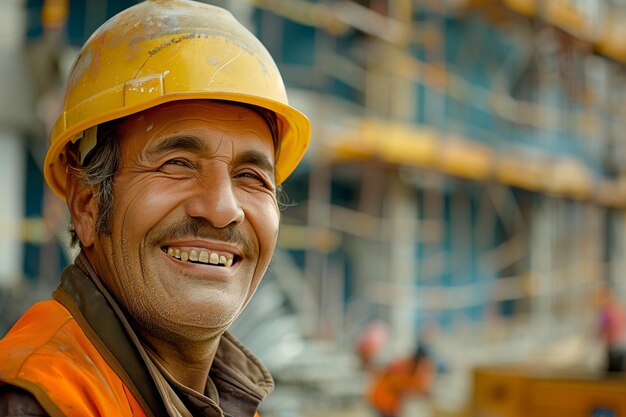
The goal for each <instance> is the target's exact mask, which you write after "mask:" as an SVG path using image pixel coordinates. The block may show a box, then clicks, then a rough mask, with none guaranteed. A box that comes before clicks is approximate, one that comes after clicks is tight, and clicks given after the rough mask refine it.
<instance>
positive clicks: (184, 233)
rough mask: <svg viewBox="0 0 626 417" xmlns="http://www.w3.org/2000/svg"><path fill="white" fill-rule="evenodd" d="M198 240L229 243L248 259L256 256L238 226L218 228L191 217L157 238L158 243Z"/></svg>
mask: <svg viewBox="0 0 626 417" xmlns="http://www.w3.org/2000/svg"><path fill="white" fill-rule="evenodd" d="M172 238H174V239H177V238H181V239H186V238H192V239H198V240H217V241H222V242H227V243H230V244H232V245H236V246H240V247H241V248H242V249H243V253H244V255H245V256H246V257H248V258H250V257H252V256H254V251H253V250H252V245H251V244H250V242H249V241H248V239H246V237H245V236H244V234H243V233H242V232H241V230H239V229H238V227H237V226H236V225H234V224H233V225H228V226H226V227H221V228H216V227H214V226H213V225H212V224H211V223H210V222H208V221H206V220H203V219H200V218H195V217H190V218H187V219H185V220H184V221H181V222H178V223H175V224H172V225H169V226H167V227H165V228H164V229H162V230H161V231H160V232H159V233H158V235H157V237H156V241H157V242H163V241H165V240H169V239H172Z"/></svg>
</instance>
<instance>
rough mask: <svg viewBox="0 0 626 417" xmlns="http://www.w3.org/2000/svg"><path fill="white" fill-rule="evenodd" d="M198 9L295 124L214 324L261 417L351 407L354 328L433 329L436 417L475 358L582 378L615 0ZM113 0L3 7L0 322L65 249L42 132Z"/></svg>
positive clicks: (621, 34)
mask: <svg viewBox="0 0 626 417" xmlns="http://www.w3.org/2000/svg"><path fill="white" fill-rule="evenodd" d="M208 2H210V3H214V4H216V5H219V6H223V7H226V8H228V9H230V10H231V11H232V13H233V14H234V15H235V16H236V17H237V18H238V19H239V20H241V21H242V22H245V24H246V25H247V26H248V27H249V28H250V30H251V31H253V32H254V33H255V34H256V35H257V36H258V37H259V38H260V39H261V41H262V42H263V43H264V44H265V45H266V46H267V47H268V50H269V51H270V53H271V54H272V55H273V57H274V58H275V59H276V61H277V62H278V64H279V67H280V70H281V72H282V74H283V77H284V79H285V82H286V83H287V85H288V89H289V96H290V99H291V102H292V104H293V105H294V106H295V107H297V108H300V109H301V110H303V111H304V113H306V114H307V115H308V116H309V117H310V118H311V121H312V125H313V140H312V146H311V148H310V150H309V152H308V154H307V157H306V160H305V163H303V164H302V165H301V166H300V167H299V168H298V170H297V171H296V172H295V174H294V175H293V176H292V177H291V178H290V179H289V181H287V183H286V185H285V187H286V188H285V192H286V194H287V196H288V201H285V203H286V204H285V206H286V207H285V208H284V210H283V211H282V229H281V235H280V240H279V242H280V251H279V253H278V254H277V255H276V259H275V261H274V264H273V266H272V267H271V272H270V274H269V276H268V278H267V280H266V281H265V283H264V284H263V285H262V286H261V288H260V289H259V292H258V294H257V296H256V298H255V300H254V301H253V303H252V304H251V305H250V307H249V309H248V310H247V311H246V313H244V315H243V316H242V317H241V319H240V320H239V321H238V322H237V323H236V324H235V327H234V329H233V330H234V331H235V332H236V333H237V334H238V336H239V337H241V338H242V339H244V341H245V342H246V343H247V344H249V345H250V346H251V348H252V350H253V351H255V352H256V353H257V354H258V355H259V356H261V358H262V359H263V360H264V361H265V362H267V363H268V365H269V366H270V369H272V370H273V371H274V374H275V376H276V379H277V382H278V388H277V392H276V400H273V401H269V403H268V405H267V410H266V413H265V414H264V415H268V416H271V415H276V416H285V417H286V416H299V415H315V414H311V413H314V412H316V410H317V411H319V410H328V409H331V408H333V409H336V408H342V407H348V408H349V407H350V406H351V405H352V404H353V403H355V402H358V401H362V396H361V393H362V390H363V387H364V385H365V384H366V383H367V375H364V374H363V372H361V371H360V370H359V365H358V360H357V357H356V356H355V353H354V343H355V338H356V337H357V335H358V333H359V331H360V330H361V329H363V328H364V327H365V326H366V325H367V324H368V323H370V322H373V321H382V322H384V323H387V325H388V331H389V337H388V340H387V342H388V343H387V344H386V345H385V346H384V348H383V349H382V350H381V352H380V356H379V358H378V360H380V361H381V362H384V361H385V360H387V359H388V358H391V357H394V356H396V355H402V354H405V353H407V352H409V351H411V349H413V348H414V347H415V344H416V343H417V341H418V338H419V337H420V334H422V332H423V331H425V329H432V328H435V329H436V331H435V332H434V333H435V334H434V336H431V338H430V339H429V343H431V344H432V349H433V351H435V352H436V354H437V359H438V360H439V361H440V362H441V363H442V366H443V368H445V372H443V373H442V375H441V378H440V380H439V381H438V383H437V386H436V387H435V389H434V395H433V397H432V399H431V402H432V404H430V405H429V407H430V409H431V411H432V413H433V414H432V415H436V414H434V413H444V414H441V415H468V414H467V413H471V412H472V411H471V410H472V405H471V403H472V391H473V387H472V381H473V380H472V370H473V369H474V368H475V367H476V366H478V365H480V364H501V363H510V362H517V363H533V364H535V365H542V366H545V367H547V368H549V369H553V368H558V369H559V370H563V369H566V370H572V369H575V370H577V371H580V372H591V373H593V372H595V371H596V370H598V369H599V367H600V366H601V365H600V362H601V359H602V357H601V355H599V354H598V349H597V344H594V340H593V330H592V329H593V326H594V319H595V316H594V315H595V308H594V304H593V293H594V290H595V289H596V288H598V287H599V286H601V285H603V283H607V282H608V283H610V285H611V286H612V287H613V288H615V290H616V292H617V294H618V296H619V297H620V298H621V299H626V281H625V280H624V279H623V278H622V276H621V273H622V271H623V270H624V268H625V266H626V265H625V262H626V225H625V223H624V210H625V209H626V137H624V134H623V133H624V132H625V131H626V117H625V116H626V71H625V68H626V66H625V65H626V29H625V28H626V1H624V0H318V1H314V0H280V1H277V0H215V1H208ZM133 3H135V1H131V0H108V1H100V0H4V1H3V2H2V3H1V4H0V22H1V24H0V28H2V29H0V75H2V77H0V166H2V167H3V175H2V176H0V195H2V204H0V224H1V225H2V226H1V227H0V248H1V249H2V253H4V254H5V261H4V262H3V263H2V264H1V265H0V334H3V333H4V332H5V331H6V330H8V328H9V327H10V325H11V324H12V323H13V321H14V320H15V319H16V318H17V317H19V315H20V314H21V312H23V311H24V310H25V309H26V308H27V307H28V305H30V304H31V303H32V302H33V301H35V300H37V299H41V298H45V297H47V296H48V294H49V293H50V292H51V290H52V289H53V288H54V287H55V286H56V281H57V279H58V276H59V272H60V270H61V269H62V268H63V267H64V266H65V265H67V264H68V263H69V262H71V259H72V253H70V251H69V250H68V249H67V241H68V236H67V233H66V229H67V215H66V213H65V208H64V203H63V202H61V201H58V199H57V198H56V197H55V196H53V195H52V192H51V191H50V190H48V189H47V188H46V186H45V184H44V181H43V178H42V173H41V172H42V162H43V155H44V153H45V149H46V146H47V132H48V130H49V128H50V126H51V123H52V122H53V118H54V117H55V115H56V109H57V108H58V106H59V100H60V99H61V94H62V88H63V79H64V74H65V73H66V72H67V70H68V68H69V66H70V65H71V62H72V59H73V58H74V56H75V54H76V52H77V48H78V47H79V46H80V45H81V44H82V43H83V42H84V41H85V40H86V38H87V36H88V35H89V34H90V33H91V32H92V31H93V30H94V29H95V28H96V27H97V26H98V25H99V24H100V23H101V22H103V21H104V20H106V18H108V17H110V16H112V15H113V14H115V13H116V12H117V11H120V10H122V9H124V8H125V7H127V6H129V5H131V4H133ZM281 384H282V385H281ZM289 399H291V400H292V402H291V403H289V406H285V403H286V402H287V403H288V402H289ZM281 401H282V403H281ZM307 413H310V414H307ZM469 415H472V414H469ZM485 415H487V414H485ZM501 415H513V414H501ZM520 415H521V414H520ZM535 415H539V414H535ZM554 415H557V414H554ZM570 415H574V414H570ZM581 415H582V414H581ZM585 415H592V414H585ZM598 415H600V414H598ZM607 415H610V414H607Z"/></svg>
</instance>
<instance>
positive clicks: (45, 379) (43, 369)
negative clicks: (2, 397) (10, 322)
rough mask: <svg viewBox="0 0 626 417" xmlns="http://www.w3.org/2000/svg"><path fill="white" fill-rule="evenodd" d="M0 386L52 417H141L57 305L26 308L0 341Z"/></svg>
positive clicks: (128, 395) (126, 392)
mask: <svg viewBox="0 0 626 417" xmlns="http://www.w3.org/2000/svg"><path fill="white" fill-rule="evenodd" d="M0 358H1V360H0V385H1V384H3V383H5V384H11V385H15V386H17V387H20V388H22V389H24V390H26V391H28V392H30V393H31V394H33V395H34V396H35V398H36V399H37V401H39V403H40V404H41V406H42V407H43V408H44V409H45V410H46V412H47V413H48V414H50V415H51V416H52V417H57V416H76V417H79V416H80V417H89V416H94V417H95V416H120V417H126V416H128V417H130V416H136V417H146V413H145V412H144V411H143V409H142V407H141V406H140V404H139V402H138V401H137V400H136V399H135V397H134V396H133V394H132V393H131V391H130V389H129V388H128V387H127V386H126V384H125V383H124V382H123V381H122V380H121V379H120V377H119V376H118V375H117V374H116V373H115V372H114V371H113V369H111V367H110V366H109V365H108V364H107V363H106V361H105V360H104V358H103V357H102V355H100V353H99V352H98V351H97V350H96V348H95V347H94V346H93V344H92V343H91V342H90V341H89V339H88V338H87V336H86V335H85V333H84V332H83V331H82V330H81V328H80V327H79V326H78V324H77V323H76V320H75V319H74V318H73V317H72V316H71V314H70V313H69V312H68V311H67V310H66V309H65V307H63V306H62V305H61V304H60V303H58V302H57V301H54V300H50V301H44V302H40V303H37V304H35V305H34V306H33V307H31V308H30V309H29V310H28V311H27V312H26V313H25V314H24V315H23V316H22V317H21V318H20V319H19V320H18V322H17V323H16V324H15V326H13V328H12V329H11V330H10V331H9V333H7V335H6V336H5V338H4V339H2V340H0Z"/></svg>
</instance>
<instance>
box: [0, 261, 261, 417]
mask: <svg viewBox="0 0 626 417" xmlns="http://www.w3.org/2000/svg"><path fill="white" fill-rule="evenodd" d="M53 297H54V300H51V301H44V302H41V303H38V304H35V305H34V306H33V307H31V308H30V309H29V310H28V311H27V312H26V313H25V314H24V315H23V316H22V317H21V318H20V319H19V320H18V322H17V323H16V324H15V325H14V326H13V328H12V329H11V330H9V332H8V333H7V335H6V336H5V337H4V338H3V339H1V340H0V415H6V412H7V410H16V409H19V410H35V409H41V408H43V410H41V411H37V412H38V413H39V414H37V415H40V414H41V412H44V411H45V413H46V414H48V415H51V416H53V417H57V416H81V417H82V416H87V417H89V416H116V417H118V416H119V417H130V416H147V417H169V416H170V415H175V414H176V410H178V411H179V412H180V410H181V409H182V408H185V409H186V411H187V412H191V413H192V414H194V415H203V416H206V417H223V416H224V415H236V416H250V417H253V416H254V417H258V414H256V408H257V407H258V405H259V403H260V402H261V401H262V400H263V398H265V396H266V395H267V394H269V392H271V390H272V388H273V381H272V378H271V376H270V375H269V372H268V371H267V369H265V368H264V367H263V365H262V364H261V363H260V362H259V361H258V359H256V358H255V357H254V355H252V354H251V353H250V352H249V351H248V350H247V349H246V348H245V347H244V346H243V345H241V343H240V342H239V341H237V339H236V338H234V337H233V336H232V335H230V334H229V333H228V332H225V333H224V334H223V335H222V337H221V339H220V343H219V346H218V348H217V352H216V354H215V358H214V360H213V363H212V366H211V370H210V373H209V375H207V391H206V393H205V394H201V393H197V392H195V391H193V390H190V389H187V388H185V387H184V386H181V385H180V384H178V382H176V381H175V380H171V381H170V380H168V379H166V378H165V376H164V374H159V373H157V372H159V370H158V369H156V367H155V366H154V364H153V363H152V362H148V361H149V360H150V358H149V357H147V356H145V353H144V352H143V348H142V346H141V345H140V341H139V339H138V338H137V336H136V335H135V334H134V332H133V330H132V328H131V327H130V325H129V324H128V322H127V321H126V319H125V317H124V316H123V314H122V310H121V309H120V308H119V307H117V304H116V303H115V301H114V300H113V299H112V297H111V296H110V295H109V294H108V292H106V288H104V287H103V286H102V284H101V283H99V281H98V278H97V276H96V275H95V272H94V271H93V269H92V268H91V266H90V265H89V264H88V261H87V260H86V258H85V257H84V255H83V254H82V253H81V254H79V256H78V257H77V258H76V260H75V264H74V265H70V266H69V267H67V268H66V269H65V270H64V271H63V273H62V275H61V282H60V285H59V287H58V288H57V290H56V291H55V292H54V294H53ZM142 354H143V355H144V356H142ZM151 366H152V367H151ZM209 383H210V384H211V385H212V387H210V386H209ZM211 389H213V390H214V392H209V391H210V390H211ZM23 390H25V391H26V392H24V391H23ZM207 395H211V396H212V395H215V399H213V398H212V397H211V398H210V397H208V396H207ZM218 402H219V403H218ZM175 409H176V410H175ZM3 410H4V413H3ZM170 412H172V413H173V414H170ZM25 414H28V413H25Z"/></svg>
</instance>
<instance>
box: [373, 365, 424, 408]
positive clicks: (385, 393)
mask: <svg viewBox="0 0 626 417" xmlns="http://www.w3.org/2000/svg"><path fill="white" fill-rule="evenodd" d="M434 375H435V367H434V365H433V363H432V361H431V360H430V359H428V358H422V359H420V360H418V361H417V362H416V361H415V360H413V359H405V360H399V361H397V362H394V363H392V364H390V365H389V366H388V367H386V368H385V369H383V370H382V371H380V372H377V373H375V374H374V376H373V378H372V383H371V385H370V389H369V391H368V392H367V398H368V400H369V402H370V404H372V406H373V407H374V408H375V409H376V410H378V411H379V412H381V413H383V414H385V415H389V416H395V415H398V413H399V412H400V409H401V407H402V402H403V400H404V399H405V398H406V397H408V396H412V395H424V394H426V393H427V391H428V387H429V386H430V384H431V383H432V380H433V378H434Z"/></svg>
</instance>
